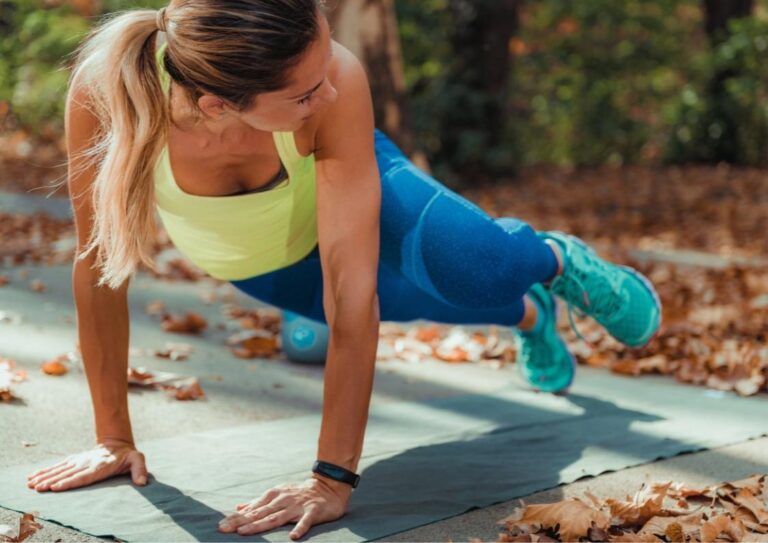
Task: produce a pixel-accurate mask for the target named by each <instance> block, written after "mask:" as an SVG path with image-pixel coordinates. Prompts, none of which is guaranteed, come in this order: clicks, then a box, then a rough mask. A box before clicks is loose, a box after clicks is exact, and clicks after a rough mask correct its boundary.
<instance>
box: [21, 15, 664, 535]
mask: <svg viewBox="0 0 768 543" xmlns="http://www.w3.org/2000/svg"><path fill="white" fill-rule="evenodd" d="M66 129H67V141H68V147H69V153H70V171H69V186H70V194H71V195H72V199H73V203H74V207H75V210H76V211H75V213H76V224H77V232H78V244H79V257H78V258H77V259H76V261H75V263H74V280H73V284H74V291H75V301H76V306H77V314H78V333H79V338H80V346H81V349H82V354H83V360H84V364H85V368H86V374H87V378H88V383H89V387H90V391H91V395H92V399H93V406H94V414H95V424H96V434H97V436H96V442H97V445H96V447H95V448H94V449H93V450H91V451H86V452H84V453H80V454H76V455H73V456H70V457H69V458H67V459H66V460H65V461H63V462H61V463H59V464H57V465H55V466H51V467H49V468H46V469H43V470H40V471H38V472H35V473H33V474H31V475H30V476H29V486H30V487H31V488H35V489H36V490H39V491H46V490H54V491H61V490H67V489H71V488H76V487H81V486H85V485H88V484H91V483H94V482H96V481H100V480H103V479H106V478H108V477H111V476H114V475H117V474H121V473H128V472H130V473H131V476H132V480H133V482H134V483H136V484H139V485H142V484H146V478H147V475H148V471H147V468H146V464H145V460H144V456H143V455H142V454H141V453H140V452H139V451H138V450H137V449H136V448H135V445H134V441H133V436H132V432H131V426H130V421H129V417H128V406H127V394H126V389H127V384H126V367H127V351H128V311H127V307H126V291H127V288H128V282H129V277H130V275H131V273H132V272H133V271H134V269H135V268H136V266H137V264H139V263H144V264H147V265H151V256H150V255H151V246H152V240H153V237H152V233H153V231H154V230H153V229H154V226H155V225H154V221H153V219H154V212H155V208H157V210H158V211H159V212H160V216H161V218H162V220H163V223H164V225H165V228H166V230H167V231H168V233H169V235H170V237H171V239H172V240H173V241H174V243H175V244H176V245H177V246H178V247H179V249H180V250H181V251H182V252H184V253H185V254H186V255H187V256H188V257H189V258H190V259H191V260H192V261H194V262H196V263H197V264H198V265H199V266H200V267H202V268H203V269H205V270H206V271H207V272H208V273H210V274H211V275H212V276H214V277H218V278H221V279H225V280H228V281H231V282H232V283H233V284H234V285H236V286H237V287H238V288H240V289H241V290H243V291H245V292H246V293H248V294H250V295H252V296H254V297H256V298H259V299H261V300H263V301H265V302H268V303H271V304H273V305H276V306H279V307H282V308H284V309H288V310H291V311H294V312H296V313H299V314H302V315H304V316H306V317H309V318H313V319H317V320H319V321H322V322H326V323H327V324H328V326H329V329H330V343H329V351H328V358H327V363H326V370H325V379H326V383H325V395H324V404H323V418H322V421H323V422H322V428H321V433H320V440H319V451H318V457H317V460H318V461H321V462H322V464H321V463H316V464H315V466H313V471H312V472H311V475H310V476H309V478H308V479H307V480H306V481H304V482H303V483H300V484H287V485H282V486H280V487H277V488H273V489H271V490H269V491H268V492H266V493H265V494H264V495H262V496H260V497H258V498H256V499H254V500H252V501H250V502H245V503H242V504H239V505H237V512H235V513H233V514H231V515H229V516H228V517H227V518H225V519H223V521H222V524H221V525H220V528H219V529H220V530H221V531H225V532H227V531H228V532H232V531H235V530H237V532H238V533H241V534H254V533H258V532H262V531H265V530H270V529H273V528H276V527H278V526H281V525H283V524H287V523H296V526H295V527H294V528H293V530H292V531H291V537H292V538H294V539H296V538H299V537H301V536H303V535H304V534H305V533H307V530H308V529H309V528H310V526H312V525H314V524H318V523H321V522H327V521H330V520H334V519H337V518H339V517H341V516H342V515H343V514H344V512H345V511H346V508H347V503H348V500H349V496H350V493H351V490H352V488H353V485H355V484H356V481H355V479H356V478H357V475H356V474H355V473H354V471H355V469H356V467H357V463H358V460H359V457H360V454H361V450H362V445H363V434H364V430H365V425H366V420H367V415H368V406H369V400H370V395H371V390H372V384H373V373H374V371H373V369H374V361H375V354H376V346H377V340H378V325H379V319H380V318H381V319H384V320H394V321H408V320H412V319H416V318H424V319H432V320H435V321H441V322H449V323H484V324H489V323H497V324H501V325H508V326H514V327H516V328H517V329H518V330H519V334H518V347H519V359H518V364H519V366H520V367H521V369H522V373H523V375H524V377H525V378H526V379H527V380H528V381H529V382H530V383H531V384H532V385H533V386H536V387H538V388H540V389H542V390H547V391H553V392H554V391H560V390H564V389H565V388H567V387H568V386H569V385H570V383H571V380H572V378H573V373H574V362H573V357H572V356H571V354H570V353H569V352H568V350H567V349H566V347H565V344H564V343H563V342H562V340H561V339H560V338H559V337H558V335H557V331H556V328H555V320H556V319H555V304H554V301H553V297H552V296H553V294H556V295H559V296H560V297H562V298H563V299H564V300H565V301H566V302H567V303H568V304H570V305H572V306H575V307H577V308H579V309H580V310H582V311H583V312H585V313H587V314H588V315H590V316H592V317H594V318H595V319H596V320H597V321H598V322H600V323H601V324H602V325H603V326H604V327H605V328H606V329H607V330H608V332H609V333H611V334H612V335H613V336H614V337H616V338H617V339H619V340H620V341H623V342H624V343H625V344H627V345H630V346H639V345H643V344H645V343H646V342H648V341H649V340H650V338H651V337H652V336H653V334H654V333H655V331H656V330H657V328H658V326H659V320H660V306H659V301H658V298H657V297H656V295H655V293H654V291H653V288H652V286H651V285H650V284H649V283H648V282H647V280H645V279H644V278H643V277H642V276H641V275H639V274H638V273H636V272H635V271H633V270H631V269H629V268H623V267H619V266H614V265H612V264H608V263H607V262H604V261H602V260H600V259H599V258H598V257H597V256H596V255H595V254H594V252H592V251H591V250H590V249H589V248H588V247H587V246H586V245H584V244H583V243H581V242H579V241H578V240H577V239H575V238H573V237H570V236H566V235H564V234H560V233H552V232H550V233H544V232H540V233H537V232H534V230H532V229H531V228H530V227H529V226H528V225H526V224H524V223H522V222H520V221H518V220H515V219H511V218H507V219H499V220H493V219H491V218H490V217H489V216H488V215H487V214H485V213H484V212H483V211H481V210H480V209H479V208H478V207H477V206H475V205H474V204H472V203H470V202H468V201H467V200H465V199H463V198H461V197H460V196H458V195H457V194H455V193H453V192H451V191H450V190H448V189H447V188H445V187H444V186H443V185H441V184H440V183H438V182H437V181H435V180H434V179H432V178H430V177H428V176H427V175H425V174H424V173H422V172H420V171H418V170H417V169H416V168H415V167H414V166H413V165H412V164H411V163H410V162H409V161H408V160H407V159H406V158H405V157H404V156H403V154H402V153H401V152H400V151H399V150H398V149H397V148H396V147H395V146H394V144H392V142H390V141H389V140H388V139H387V138H386V136H384V135H383V134H382V133H380V132H378V131H375V130H374V126H373V113H372V105H371V98H370V92H369V87H368V83H367V80H366V76H365V72H364V69H363V67H362V66H361V64H360V62H359V61H358V60H357V59H356V58H355V57H354V56H353V55H352V54H351V53H350V52H349V51H348V50H346V49H345V48H344V47H342V46H341V45H339V44H338V43H335V42H334V41H333V40H332V39H331V37H330V32H329V28H328V23H327V21H326V19H325V17H324V15H323V14H322V10H321V6H320V0H178V1H173V2H171V4H170V5H169V6H168V7H167V9H166V8H164V9H162V10H160V11H158V12H155V11H153V10H138V11H131V12H126V13H123V14H119V15H118V16H116V17H114V18H112V19H111V20H109V21H108V22H106V23H105V24H103V25H101V26H100V27H99V28H98V29H97V30H96V31H95V32H94V34H93V35H92V36H91V37H90V38H89V39H88V40H87V41H86V42H85V44H84V45H83V47H82V49H81V51H80V53H79V56H78V60H77V64H76V69H75V70H74V72H73V76H72V81H71V84H70V90H69V94H68V99H67V115H66ZM275 172H277V173H275ZM543 197H545V195H544V196H543ZM308 468H309V466H308ZM244 498H247V497H244Z"/></svg>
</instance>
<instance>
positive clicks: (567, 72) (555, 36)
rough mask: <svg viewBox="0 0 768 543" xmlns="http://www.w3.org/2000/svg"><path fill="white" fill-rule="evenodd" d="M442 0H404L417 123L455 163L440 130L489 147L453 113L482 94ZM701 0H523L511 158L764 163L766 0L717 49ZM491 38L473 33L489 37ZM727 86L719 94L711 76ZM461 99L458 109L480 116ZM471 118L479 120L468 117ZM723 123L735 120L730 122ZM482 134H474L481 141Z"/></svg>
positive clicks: (513, 79) (401, 13)
mask: <svg viewBox="0 0 768 543" xmlns="http://www.w3.org/2000/svg"><path fill="white" fill-rule="evenodd" d="M448 4H449V1H448V0H421V1H420V2H412V1H411V0H398V2H397V9H398V17H399V20H400V29H401V38H402V42H403V54H404V56H405V65H406V67H407V69H406V74H405V75H406V82H407V85H408V92H409V99H410V115H411V121H412V126H413V128H414V130H415V132H416V140H417V141H418V142H420V143H421V144H422V145H423V147H424V149H425V151H426V152H427V154H428V156H430V158H431V159H432V160H433V165H434V167H435V168H436V170H437V171H438V172H443V171H456V170H457V169H459V167H460V166H461V164H462V163H464V162H466V157H465V156H462V155H461V154H460V153H459V154H454V155H451V154H449V153H444V152H443V151H444V148H443V143H442V142H443V137H444V134H445V132H446V130H450V132H451V133H453V134H459V135H460V136H461V137H466V138H467V142H466V145H464V146H463V149H464V150H465V151H468V152H474V153H477V155H478V157H480V159H481V160H480V162H482V163H484V164H486V165H492V164H494V163H498V162H499V161H498V157H497V156H496V155H498V153H499V149H498V148H496V149H485V148H483V147H482V142H481V141H479V140H478V138H476V137H475V134H474V133H473V132H472V131H467V132H465V131H464V130H463V127H462V126H461V125H460V124H454V125H453V126H449V127H446V126H445V125H444V124H443V122H442V120H443V119H444V118H445V110H446V109H448V108H450V107H452V105H453V104H456V103H458V102H460V101H461V100H459V99H458V98H457V95H461V94H464V95H465V98H464V100H463V103H472V102H473V100H474V101H475V102H476V101H477V97H476V96H475V93H476V91H475V90H474V89H472V87H471V86H470V85H469V84H468V83H467V81H466V80H464V79H462V78H461V77H460V74H459V77H457V72H456V71H455V70H453V69H452V66H454V65H455V64H456V63H457V57H460V56H461V55H462V51H461V50H458V51H457V50H454V49H453V48H451V47H450V43H449V36H450V31H449V30H450V28H451V26H452V25H455V24H457V21H456V20H455V19H452V18H451V15H450V11H449V10H448V9H447V7H448ZM701 4H702V3H701V2H700V1H699V0H669V1H666V2H658V1H657V0H620V1H617V0H590V1H589V2H561V1H559V0H539V1H537V2H526V3H524V5H523V9H522V12H521V23H520V30H519V32H518V34H517V35H516V36H515V37H514V38H513V39H512V40H511V42H510V52H511V54H513V56H514V61H513V65H512V69H511V73H510V82H509V83H510V84H509V90H508V93H507V100H508V101H507V110H506V111H507V118H506V143H507V151H506V152H507V155H515V154H517V155H518V157H517V160H516V161H513V162H510V164H518V165H529V164H538V163H554V164H559V165H568V166H581V165H595V164H616V165H618V164H626V163H660V162H663V161H666V162H686V161H710V162H712V161H719V160H729V161H732V162H736V163H741V164H752V165H764V164H766V162H768V157H766V149H767V148H768V147H767V146H768V141H767V138H768V136H767V135H766V130H767V127H768V117H766V113H767V112H766V107H768V106H767V104H768V102H767V101H766V92H768V67H767V66H768V63H766V62H763V61H762V59H763V57H764V55H765V48H766V46H768V22H766V18H765V14H764V9H765V8H764V4H765V2H756V9H755V15H754V16H753V17H750V18H748V19H744V20H737V21H733V22H732V24H731V25H730V30H731V36H730V37H729V38H728V39H727V40H725V41H724V42H723V43H721V44H720V45H718V46H717V47H716V48H715V49H714V50H713V48H712V47H711V46H710V43H709V40H708V37H707V36H706V34H705V32H704V20H703V19H704V14H703V13H702V8H701ZM484 45H485V44H482V43H479V44H467V45H466V47H483V46H484ZM723 73H725V74H726V75H727V77H726V78H725V85H724V86H725V91H724V92H722V93H715V94H713V92H712V90H711V87H712V81H713V78H715V77H717V74H723ZM472 112H473V110H472V108H465V109H464V111H462V114H463V115H465V116H466V115H472ZM467 124H472V123H470V122H468V123H467ZM726 125H727V126H730V127H732V130H730V131H727V130H726V129H725V128H726ZM478 144H479V145H478Z"/></svg>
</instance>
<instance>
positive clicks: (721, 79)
mask: <svg viewBox="0 0 768 543" xmlns="http://www.w3.org/2000/svg"><path fill="white" fill-rule="evenodd" d="M703 7H704V14H705V19H704V28H705V30H706V31H707V35H708V36H709V40H710V44H711V46H712V48H715V47H717V46H718V45H720V44H721V43H723V42H724V41H725V40H727V39H728V37H729V32H728V23H729V21H731V20H732V19H738V18H741V17H749V16H750V15H751V14H752V8H753V7H754V6H753V0H704V2H703ZM737 75H738V74H737V73H736V72H735V70H733V69H720V70H717V71H715V73H713V74H712V79H711V80H710V82H709V85H708V88H707V93H708V97H709V117H708V118H707V120H706V123H705V124H706V126H703V127H702V128H701V130H702V131H706V132H705V133H704V134H702V135H701V136H700V137H703V138H705V141H708V143H709V144H708V147H709V154H710V156H711V160H712V161H713V162H720V161H726V162H731V163H741V162H742V161H743V153H742V150H741V148H740V145H739V143H738V142H739V138H738V130H739V127H738V122H739V121H738V119H735V118H734V113H733V107H731V105H732V104H731V102H732V100H733V99H732V98H731V97H730V95H729V94H728V91H727V88H726V86H727V83H728V80H729V79H730V78H732V77H735V76H737ZM713 127H716V129H715V130H713ZM712 134H714V135H712Z"/></svg>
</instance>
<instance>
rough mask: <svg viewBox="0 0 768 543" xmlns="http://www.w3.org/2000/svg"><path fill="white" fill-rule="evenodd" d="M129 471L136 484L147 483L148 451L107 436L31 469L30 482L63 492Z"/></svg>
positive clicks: (30, 483)
mask: <svg viewBox="0 0 768 543" xmlns="http://www.w3.org/2000/svg"><path fill="white" fill-rule="evenodd" d="M128 472H130V473H131V479H132V480H133V482H134V484H136V485H140V486H144V485H146V484H147V476H148V472H147V466H146V462H145V460H144V455H143V454H142V453H140V452H139V451H138V450H136V447H135V446H134V445H133V444H131V443H127V442H124V441H116V440H104V441H102V442H100V443H99V444H98V445H96V447H94V448H93V449H91V450H88V451H85V452H81V453H77V454H72V455H70V456H68V457H67V458H65V459H64V460H63V461H62V462H59V463H58V464H55V465H53V466H51V467H48V468H43V469H39V470H37V471H36V472H34V473H30V474H29V475H27V486H28V487H29V488H34V489H35V490H37V491H39V492H44V491H46V490H53V491H58V492H60V491H62V490H69V489H71V488H78V487H81V486H88V485H90V484H93V483H96V482H98V481H103V480H104V479H109V478H110V477H114V476H115V475H121V474H123V473H128Z"/></svg>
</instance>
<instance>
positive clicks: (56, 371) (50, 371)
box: [40, 355, 69, 376]
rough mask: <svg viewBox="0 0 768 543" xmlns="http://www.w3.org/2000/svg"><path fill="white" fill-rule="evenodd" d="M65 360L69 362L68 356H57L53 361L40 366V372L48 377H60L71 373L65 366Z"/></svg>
mask: <svg viewBox="0 0 768 543" xmlns="http://www.w3.org/2000/svg"><path fill="white" fill-rule="evenodd" d="M65 360H69V357H68V356H67V355H61V356H57V357H56V358H54V359H53V360H49V361H48V362H43V363H42V364H41V365H40V370H41V371H42V372H43V373H45V374H46V375H54V376H60V375H64V374H65V373H67V372H68V371H69V368H68V367H67V366H66V365H65V363H64V362H65Z"/></svg>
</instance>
